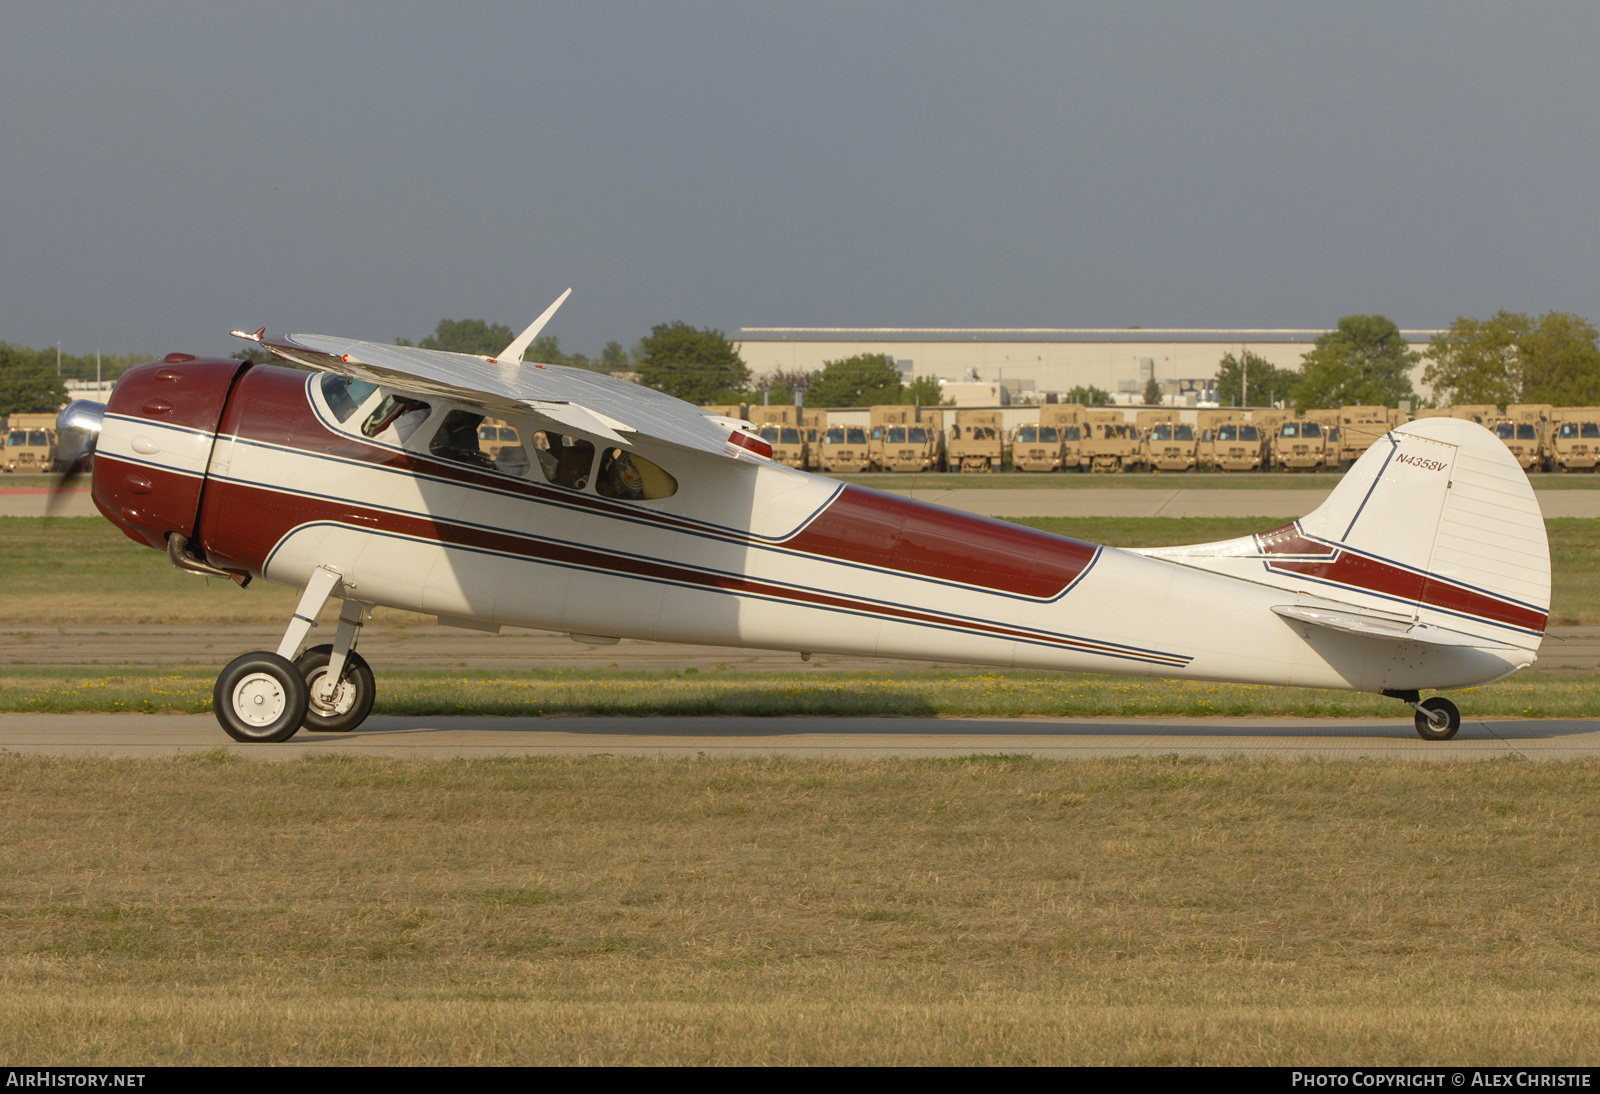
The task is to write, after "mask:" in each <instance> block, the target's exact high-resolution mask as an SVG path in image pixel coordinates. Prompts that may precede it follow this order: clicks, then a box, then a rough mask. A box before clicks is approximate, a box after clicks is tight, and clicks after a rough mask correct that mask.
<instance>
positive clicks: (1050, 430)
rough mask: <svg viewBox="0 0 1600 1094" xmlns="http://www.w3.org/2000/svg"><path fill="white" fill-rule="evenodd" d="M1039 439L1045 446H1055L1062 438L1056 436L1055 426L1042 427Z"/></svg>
mask: <svg viewBox="0 0 1600 1094" xmlns="http://www.w3.org/2000/svg"><path fill="white" fill-rule="evenodd" d="M1039 439H1040V440H1041V441H1043V442H1044V443H1045V444H1055V443H1056V442H1057V441H1059V440H1060V439H1061V438H1060V437H1059V436H1058V435H1057V434H1056V427H1055V426H1053V425H1042V426H1040V427H1039Z"/></svg>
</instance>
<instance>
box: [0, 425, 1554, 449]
mask: <svg viewBox="0 0 1600 1094" xmlns="http://www.w3.org/2000/svg"><path fill="white" fill-rule="evenodd" d="M1561 429H1562V433H1561V435H1562V436H1563V437H1565V436H1566V435H1567V434H1566V430H1567V427H1566V426H1562V427H1561ZM1573 436H1577V434H1573ZM27 443H28V434H27V433H26V432H25V431H24V430H21V429H13V430H12V431H11V432H10V433H9V434H7V436H6V444H8V445H19V444H27Z"/></svg>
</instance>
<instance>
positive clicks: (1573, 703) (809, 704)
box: [0, 666, 1600, 718]
mask: <svg viewBox="0 0 1600 1094" xmlns="http://www.w3.org/2000/svg"><path fill="white" fill-rule="evenodd" d="M214 678H215V670H214V669H212V668H209V667H208V668H203V669H202V668H194V669H182V670H176V671H174V670H149V671H137V670H117V669H105V670H97V671H93V672H86V671H82V670H75V669H54V668H24V667H18V666H9V667H0V711H20V712H35V713H70V712H79V711H83V712H104V713H118V712H125V711H135V712H142V713H167V712H171V713H190V714H196V713H201V712H204V711H208V710H210V709H211V687H212V683H213V680H214ZM1451 694H1452V695H1453V696H1455V697H1456V699H1457V700H1458V701H1459V702H1461V703H1462V704H1463V705H1466V704H1470V707H1471V710H1472V715H1473V717H1513V718H1593V717H1600V676H1597V675H1596V674H1595V673H1592V672H1583V671H1573V670H1565V671H1554V672H1525V673H1519V674H1517V675H1516V676H1514V677H1512V678H1510V679H1509V680H1504V681H1501V682H1500V683H1498V684H1491V685H1488V686H1486V687H1482V688H1468V689H1461V690H1458V691H1454V692H1452V693H1451ZM373 713H375V714H378V715H384V714H393V715H417V716H439V715H451V714H480V715H506V716H524V717H555V716H573V715H582V716H625V717H634V716H645V715H680V716H706V715H724V716H739V717H760V718H769V717H783V716H795V715H825V716H840V717H844V716H856V717H912V716H916V717H930V716H941V715H947V716H953V717H961V716H970V717H975V716H992V717H1023V716H1037V717H1140V716H1193V717H1204V716H1219V715H1220V716H1228V717H1239V716H1252V715H1255V716H1262V717H1308V718H1309V717H1350V718H1371V717H1385V718H1392V717H1397V716H1399V715H1401V714H1404V713H1405V711H1404V709H1403V708H1402V707H1400V706H1399V705H1398V704H1397V703H1396V702H1395V701H1394V700H1393V699H1385V698H1383V697H1381V696H1376V695H1368V694H1364V693H1360V692H1345V691H1321V690H1316V689H1309V688H1278V687H1256V686H1251V685H1246V684H1211V683H1201V682H1194V681H1181V680H1143V679H1137V678H1129V677H1126V676H1086V675H1075V674H1065V673H1043V672H1023V671H996V670H987V671H986V670H969V669H925V670H913V671H902V672H870V673H869V672H861V673H857V672H828V673H826V674H817V673H805V672H766V673H743V672H705V673H701V672H697V671H695V670H692V669H691V670H687V671H685V672H681V673H680V672H648V673H647V672H627V671H621V670H612V671H606V672H585V671H583V670H578V669H543V670H529V671H523V672H505V671H495V672H482V671H479V672H474V671H467V670H462V671H432V672H416V671H410V672H407V671H385V672H383V673H381V675H380V678H379V683H378V698H377V705H376V706H375V708H374V711H373Z"/></svg>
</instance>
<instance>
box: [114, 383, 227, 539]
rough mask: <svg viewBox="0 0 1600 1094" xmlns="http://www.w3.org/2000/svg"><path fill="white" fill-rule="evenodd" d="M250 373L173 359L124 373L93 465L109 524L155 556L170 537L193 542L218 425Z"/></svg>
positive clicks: (115, 393)
mask: <svg viewBox="0 0 1600 1094" xmlns="http://www.w3.org/2000/svg"><path fill="white" fill-rule="evenodd" d="M249 367H250V366H249V365H248V364H246V363H245V362H242V361H236V360H232V359H228V358H210V359H201V358H196V357H191V356H190V355H188V354H186V353H170V354H168V355H167V356H166V357H165V358H163V359H162V360H160V361H151V362H150V363H148V364H144V365H139V366H138V367H136V368H133V369H130V370H128V371H127V372H125V373H123V375H122V378H121V379H119V380H118V381H117V386H116V388H115V389H114V390H113V391H112V393H111V401H110V402H109V403H108V404H106V413H105V418H104V421H103V423H102V426H101V436H100V441H99V444H98V445H97V447H96V452H95V458H94V487H93V493H92V495H91V496H92V497H93V498H94V503H95V505H96V506H97V507H98V508H99V510H100V512H102V513H104V514H105V516H106V519H107V520H109V521H111V523H113V524H115V525H116V526H117V527H119V528H121V529H122V530H123V531H124V532H126V533H127V534H128V536H129V537H131V538H132V539H134V540H136V541H138V542H140V543H144V544H147V545H148V546H151V547H154V548H156V549H157V550H166V549H167V537H168V536H169V535H170V534H172V533H174V532H176V533H177V534H179V535H181V536H183V537H184V538H185V539H188V538H190V537H192V536H193V535H194V528H195V521H196V518H197V516H198V514H199V511H200V499H201V496H202V494H203V492H204V490H205V469H206V465H207V463H208V462H209V459H210V452H211V445H212V443H213V442H214V441H215V438H216V432H217V423H218V422H219V421H220V420H221V418H222V412H223V409H224V407H226V406H227V403H228V394H229V392H230V391H232V389H233V385H234V383H235V381H236V380H237V378H238V376H239V374H240V371H241V370H242V369H247V368H249Z"/></svg>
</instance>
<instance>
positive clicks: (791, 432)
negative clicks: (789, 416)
mask: <svg viewBox="0 0 1600 1094" xmlns="http://www.w3.org/2000/svg"><path fill="white" fill-rule="evenodd" d="M778 443H779V444H799V443H800V431H799V430H798V429H790V428H788V427H785V428H784V429H783V430H781V431H780V432H779V434H778Z"/></svg>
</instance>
